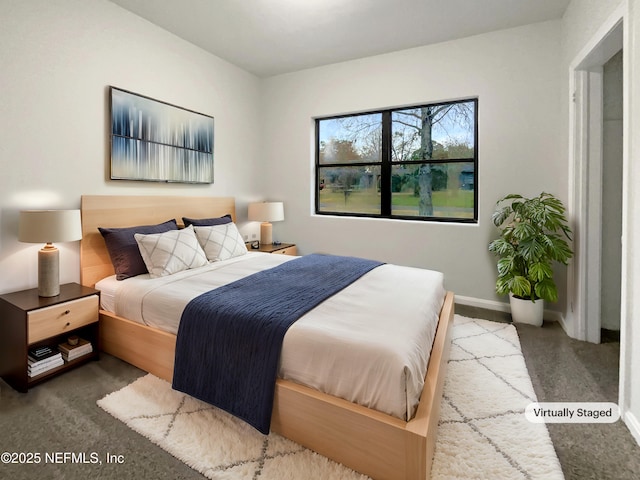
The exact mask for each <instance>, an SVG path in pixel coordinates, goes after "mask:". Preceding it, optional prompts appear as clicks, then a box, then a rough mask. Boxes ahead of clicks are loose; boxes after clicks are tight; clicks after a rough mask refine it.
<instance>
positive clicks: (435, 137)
mask: <svg viewBox="0 0 640 480" xmlns="http://www.w3.org/2000/svg"><path fill="white" fill-rule="evenodd" d="M477 137H478V100H477V99H469V100H462V101H456V102H446V103H434V104H429V105H419V106H415V107H405V108H399V109H393V110H382V111H377V112H369V113H362V114H357V115H345V116H339V117H330V118H319V119H316V213H319V214H331V215H349V216H367V217H381V218H397V219H411V220H439V221H449V222H476V221H477V218H478V207H477V205H478V201H477V200H478V195H477V176H476V172H477V167H478V148H477Z"/></svg>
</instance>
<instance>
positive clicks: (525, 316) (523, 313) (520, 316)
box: [509, 294, 544, 327]
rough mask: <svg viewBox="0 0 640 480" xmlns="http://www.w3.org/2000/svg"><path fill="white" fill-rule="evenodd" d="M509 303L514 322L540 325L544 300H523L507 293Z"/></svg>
mask: <svg viewBox="0 0 640 480" xmlns="http://www.w3.org/2000/svg"><path fill="white" fill-rule="evenodd" d="M509 304H510V305H511V318H513V321H514V322H516V323H527V324H529V325H535V326H536V327H541V326H542V316H543V313H544V300H536V301H535V302H532V301H531V300H523V299H520V298H516V297H514V296H513V295H512V294H509Z"/></svg>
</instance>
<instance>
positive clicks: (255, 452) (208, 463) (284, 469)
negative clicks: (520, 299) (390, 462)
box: [98, 315, 563, 480]
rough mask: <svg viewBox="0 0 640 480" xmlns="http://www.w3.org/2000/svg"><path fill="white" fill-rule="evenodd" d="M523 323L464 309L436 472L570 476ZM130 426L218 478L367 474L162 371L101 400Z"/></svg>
mask: <svg viewBox="0 0 640 480" xmlns="http://www.w3.org/2000/svg"><path fill="white" fill-rule="evenodd" d="M534 401H536V397H535V393H534V391H533V387H532V385H531V380H530V378H529V375H528V373H527V368H526V365H525V362H524V358H523V356H522V352H521V349H520V341H519V339H518V334H517V332H516V329H515V327H513V325H510V324H506V323H496V322H489V321H486V320H478V319H470V318H466V317H462V316H459V315H456V316H455V320H454V327H453V341H452V346H451V355H450V360H449V365H448V370H447V377H446V381H445V387H444V395H443V400H442V407H441V418H440V425H439V431H438V441H437V444H436V453H435V457H434V461H433V468H432V474H431V475H432V477H431V478H432V479H434V480H444V479H487V478H491V479H494V480H497V479H505V480H506V479H508V480H513V479H519V478H522V479H545V480H551V479H561V478H563V475H562V470H561V468H560V463H559V461H558V457H557V456H556V453H555V450H554V448H553V444H552V443H551V440H550V438H549V434H548V431H547V429H546V427H545V425H544V424H533V423H530V422H528V421H527V420H526V418H525V415H524V410H525V408H526V407H527V405H528V404H529V403H531V402H534ZM98 405H99V406H100V407H101V408H103V409H104V410H105V411H107V412H108V413H110V414H111V415H113V416H114V417H115V418H117V419H118V420H120V421H122V422H124V423H125V424H126V425H128V426H129V427H130V428H132V429H133V430H135V431H136V432H138V433H140V434H141V435H143V436H145V437H146V438H148V439H149V440H151V441H152V442H153V443H155V444H157V445H159V446H160V447H161V448H163V449H164V450H166V451H167V452H169V453H170V454H171V455H173V456H174V457H176V458H178V459H179V460H181V461H182V462H184V463H186V464H187V465H189V466H190V467H192V468H193V469H195V470H197V471H198V472H200V473H202V474H203V475H204V476H205V477H207V478H210V479H213V480H226V479H229V480H231V479H234V480H235V479H242V480H257V479H260V480H286V479H291V480H298V479H303V478H304V479H305V480H313V479H317V480H325V479H332V480H334V479H335V480H356V479H357V480H365V479H367V478H368V477H366V476H363V475H361V474H358V473H356V472H354V471H352V470H350V469H348V468H346V467H344V466H343V465H340V464H338V463H335V462H333V461H331V460H328V459H327V458H325V457H322V456H321V455H318V454H316V453H314V452H312V451H310V450H308V449H306V448H304V447H301V446H300V445H298V444H296V443H294V442H291V441H290V440H287V439H285V438H283V437H281V436H279V435H276V434H273V433H272V434H270V435H268V436H263V435H261V434H260V433H258V432H257V431H256V430H255V429H253V428H252V427H250V426H248V425H247V424H245V423H244V422H242V421H240V420H237V419H236V418H234V417H232V416H230V415H228V414H227V413H225V412H223V411H221V410H219V409H217V408H215V407H212V406H210V405H208V404H206V403H203V402H201V401H199V400H196V399H194V398H191V397H189V396H187V395H184V394H182V393H179V392H177V391H175V390H172V389H171V386H170V384H169V383H167V382H165V381H164V380H160V379H158V378H156V377H154V376H153V375H146V376H144V377H141V378H139V379H138V380H136V381H135V382H133V383H132V384H130V385H128V386H126V387H124V388H123V389H121V390H118V391H117V392H114V393H111V394H109V395H107V396H106V397H104V398H103V399H101V400H99V401H98Z"/></svg>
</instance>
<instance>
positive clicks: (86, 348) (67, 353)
mask: <svg viewBox="0 0 640 480" xmlns="http://www.w3.org/2000/svg"><path fill="white" fill-rule="evenodd" d="M58 350H60V352H61V353H62V358H64V359H65V361H67V362H70V361H71V360H75V359H76V358H79V357H82V356H83V355H87V354H89V353H91V352H93V346H92V345H91V342H90V341H88V340H85V339H84V338H79V339H78V343H76V344H75V345H71V344H69V342H65V343H61V344H60V345H58Z"/></svg>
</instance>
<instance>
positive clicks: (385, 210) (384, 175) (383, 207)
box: [314, 97, 479, 224]
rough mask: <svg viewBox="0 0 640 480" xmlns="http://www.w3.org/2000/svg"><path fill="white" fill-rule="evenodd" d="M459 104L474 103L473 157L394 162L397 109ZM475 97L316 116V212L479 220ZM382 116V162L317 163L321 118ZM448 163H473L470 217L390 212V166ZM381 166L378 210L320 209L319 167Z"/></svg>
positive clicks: (401, 218)
mask: <svg viewBox="0 0 640 480" xmlns="http://www.w3.org/2000/svg"><path fill="white" fill-rule="evenodd" d="M459 103H473V104H474V112H473V117H474V118H473V122H474V124H473V134H474V145H473V147H474V148H473V153H474V154H473V158H447V159H430V160H401V161H398V160H396V161H394V160H392V158H391V152H392V125H393V112H399V111H404V110H410V109H419V108H424V107H432V106H443V105H454V104H459ZM478 104H479V101H478V97H471V98H464V99H461V100H451V101H444V102H431V103H424V104H419V105H409V106H403V107H397V108H388V109H382V110H371V111H364V112H357V113H351V114H343V115H331V116H325V117H317V118H315V119H314V120H315V122H314V123H315V175H314V177H315V186H314V188H315V195H314V197H315V209H314V210H315V214H316V215H330V216H341V217H365V218H384V219H392V220H415V221H419V222H425V221H426V222H445V223H466V224H469V223H471V224H477V223H478ZM374 114H380V115H381V119H382V120H381V129H382V132H381V137H382V139H381V150H382V152H381V161H380V162H379V163H377V162H349V163H340V162H337V163H322V164H321V163H320V122H321V121H323V120H333V119H339V118H348V117H356V116H359V115H374ZM447 163H473V178H474V188H473V218H460V217H442V216H417V215H416V216H413V215H398V214H393V213H392V201H393V199H392V176H393V175H392V169H393V166H398V165H422V164H432V165H433V164H447ZM367 166H379V167H380V185H381V187H380V213H379V214H375V213H358V212H337V211H326V210H324V211H320V179H321V174H320V172H321V170H322V169H323V168H340V167H367Z"/></svg>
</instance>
